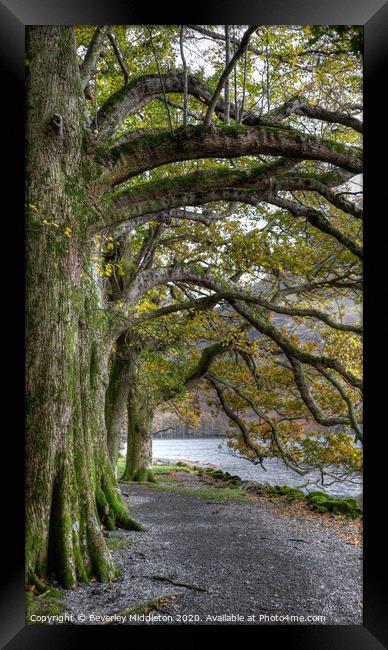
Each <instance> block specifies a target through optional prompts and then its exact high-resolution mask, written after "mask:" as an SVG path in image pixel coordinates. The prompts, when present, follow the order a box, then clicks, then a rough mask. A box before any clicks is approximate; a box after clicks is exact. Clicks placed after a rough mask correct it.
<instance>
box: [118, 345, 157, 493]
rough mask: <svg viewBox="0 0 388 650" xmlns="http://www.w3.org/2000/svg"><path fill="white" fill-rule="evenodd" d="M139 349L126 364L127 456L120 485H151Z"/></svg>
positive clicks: (148, 409)
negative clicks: (128, 482)
mask: <svg viewBox="0 0 388 650" xmlns="http://www.w3.org/2000/svg"><path fill="white" fill-rule="evenodd" d="M139 355H140V348H139V347H137V348H134V349H132V354H130V355H128V360H127V364H128V366H127V380H128V401H127V426H128V432H127V455H126V463H125V471H124V474H123V476H122V479H123V480H124V481H153V480H154V477H153V473H152V428H151V427H152V420H153V414H154V410H153V400H152V395H149V394H147V392H145V391H144V387H142V386H141V385H140V383H139V363H138V359H139Z"/></svg>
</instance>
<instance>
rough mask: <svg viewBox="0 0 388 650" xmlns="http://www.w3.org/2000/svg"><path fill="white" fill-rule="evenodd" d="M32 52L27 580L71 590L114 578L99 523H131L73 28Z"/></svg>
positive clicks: (43, 32) (34, 31)
mask: <svg viewBox="0 0 388 650" xmlns="http://www.w3.org/2000/svg"><path fill="white" fill-rule="evenodd" d="M27 53H28V59H29V62H30V64H29V75H28V94H27V102H28V111H27V132H26V137H27V251H26V253H27V278H26V284H27V296H26V343H27V352H26V399H27V421H26V424H27V432H26V579H27V581H28V582H30V583H31V582H33V583H35V584H37V585H41V581H42V579H43V580H45V579H49V578H51V577H55V578H56V579H57V580H58V581H59V582H61V583H62V584H63V585H64V586H66V587H71V586H73V585H75V584H76V582H77V581H78V580H82V581H85V580H87V579H88V578H89V577H90V576H91V575H95V576H96V577H97V578H98V579H100V580H103V581H106V580H109V579H111V578H113V577H114V576H115V574H116V569H115V566H114V564H113V562H112V560H111V557H110V553H109V551H108V549H107V547H106V544H105V541H104V538H103V535H102V531H101V523H103V524H105V525H106V526H107V527H109V528H113V527H114V526H115V525H119V526H123V527H131V526H132V525H133V526H134V527H136V524H134V522H132V521H131V519H130V517H129V515H128V513H127V510H126V508H125V506H124V504H123V502H122V500H121V496H120V493H119V490H118V487H117V483H116V480H115V477H114V475H113V472H112V469H111V465H110V462H109V458H108V453H107V447H106V440H105V430H104V412H103V397H104V392H105V388H106V370H107V368H106V358H107V354H108V351H107V350H106V349H105V348H104V346H102V344H101V339H100V338H98V336H97V334H96V332H97V331H98V328H97V327H96V326H97V325H101V324H100V323H98V324H97V323H96V322H92V320H91V315H90V314H91V313H92V312H89V311H88V310H86V309H85V307H86V304H87V301H88V300H89V302H90V300H91V298H90V295H91V292H90V288H88V290H87V289H86V288H85V287H84V286H83V283H84V281H83V277H82V276H83V274H82V265H83V259H82V256H81V251H85V250H86V241H85V233H84V232H83V224H84V223H85V220H86V210H87V209H86V205H87V204H86V203H85V200H84V198H85V197H84V187H83V177H84V173H83V172H84V167H83V165H82V158H83V151H82V147H83V137H84V130H83V128H84V125H83V116H84V106H83V104H82V86H81V79H80V73H79V68H78V64H77V61H76V54H75V53H76V48H75V41H74V32H73V29H72V28H71V27H66V26H65V27H64V26H39V27H30V28H28V33H27ZM72 179H76V183H74V182H72ZM87 296H88V298H87ZM100 331H101V330H100ZM99 400H102V401H101V402H99ZM99 403H101V404H102V407H101V409H98V408H97V409H96V404H99Z"/></svg>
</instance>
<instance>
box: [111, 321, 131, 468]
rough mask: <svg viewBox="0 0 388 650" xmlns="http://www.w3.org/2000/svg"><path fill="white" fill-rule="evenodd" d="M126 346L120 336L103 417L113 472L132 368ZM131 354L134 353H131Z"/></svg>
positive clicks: (117, 456) (124, 339)
mask: <svg viewBox="0 0 388 650" xmlns="http://www.w3.org/2000/svg"><path fill="white" fill-rule="evenodd" d="M128 352H129V350H128V344H127V336H126V334H125V333H124V334H122V335H121V336H120V337H119V339H118V340H117V342H116V352H115V355H114V359H113V363H112V369H111V372H110V377H109V386H108V390H107V393H106V403H105V417H106V428H107V436H108V451H109V457H110V460H111V463H112V467H113V469H114V471H116V466H117V461H118V458H119V451H120V438H121V432H122V430H123V426H124V423H125V412H126V408H127V401H128V393H129V384H130V380H131V373H132V367H131V363H130V362H129V361H128V358H127V357H128ZM133 354H135V352H134V351H133Z"/></svg>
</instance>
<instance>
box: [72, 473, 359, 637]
mask: <svg viewBox="0 0 388 650" xmlns="http://www.w3.org/2000/svg"><path fill="white" fill-rule="evenodd" d="M122 489H123V492H124V494H125V495H127V496H128V501H129V507H130V511H131V513H132V514H133V516H134V517H135V518H137V520H138V521H140V522H142V523H143V524H144V526H145V527H146V531H145V532H127V531H119V532H117V533H116V532H113V533H110V534H109V537H110V538H111V539H112V538H116V539H119V540H121V541H120V542H119V543H121V544H123V541H122V540H127V541H128V542H129V545H128V546H127V547H126V548H121V549H117V550H114V551H113V552H112V553H113V557H114V558H115V560H116V562H117V563H118V564H119V565H120V568H121V570H122V575H121V576H120V577H119V578H118V579H117V580H115V581H114V582H112V583H110V584H106V585H103V584H99V583H92V584H89V585H82V586H80V587H79V588H77V589H75V590H72V591H67V592H66V593H65V600H64V605H65V609H66V611H67V612H69V613H71V614H73V615H74V616H75V617H77V616H79V614H81V615H83V616H84V620H83V621H81V623H84V624H98V623H99V622H100V623H101V622H102V623H104V624H107V623H108V624H109V623H110V624H115V623H116V624H127V625H128V624H129V625H131V624H142V625H144V624H171V623H174V624H177V623H191V624H193V623H194V624H199V625H202V624H223V623H234V624H235V623H237V624H247V623H248V624H255V623H256V624H267V625H268V624H275V625H279V624H303V625H306V624H319V625H322V624H326V625H335V624H340V625H341V624H342V625H355V624H356V625H357V624H358V625H361V624H362V606H361V598H362V578H361V571H362V561H361V560H362V557H361V556H362V551H361V550H360V549H359V548H357V547H356V546H354V545H353V544H352V543H351V542H350V541H349V540H348V539H346V537H345V536H344V535H343V532H342V531H341V530H339V529H338V528H337V527H336V526H335V525H333V522H332V521H330V520H325V519H323V518H322V517H320V516H318V515H309V516H307V517H306V516H304V517H303V516H300V515H298V513H297V512H296V511H294V510H293V509H292V508H291V507H290V508H287V507H286V508H285V507H284V504H283V506H282V507H281V506H280V505H279V501H280V500H279V499H267V498H256V499H246V500H244V501H230V500H228V501H221V500H213V499H212V500H207V499H206V498H203V497H197V496H194V495H188V494H179V493H174V492H173V491H164V490H161V489H159V488H158V487H155V486H147V485H141V484H123V485H122ZM126 498H127V497H126ZM124 544H125V541H124ZM149 600H153V601H155V600H157V601H158V602H157V603H156V604H154V606H153V607H151V608H149V610H150V614H149V615H148V616H145V617H144V615H143V617H141V616H140V618H138V619H132V620H131V619H128V617H127V619H126V620H124V621H121V620H117V619H116V618H114V615H117V614H119V613H123V612H124V611H128V610H130V609H133V608H135V607H136V606H139V605H140V604H144V602H145V601H149ZM149 610H147V609H145V610H144V608H143V609H139V610H137V611H138V613H140V614H141V613H142V612H145V613H147V611H149ZM96 615H97V616H104V617H105V619H104V620H102V621H99V620H96V619H95V618H93V616H96ZM317 615H318V616H324V617H325V620H317V619H315V620H314V619H309V620H308V619H307V616H317ZM110 616H111V617H112V619H109V618H107V617H110ZM237 616H239V617H240V618H239V619H237V620H236V617H237ZM287 616H289V617H291V616H298V617H301V616H304V617H305V619H304V620H303V619H301V618H299V619H290V618H288V619H287V618H286V617H287ZM182 617H183V618H182ZM209 617H210V618H209ZM212 617H213V618H212ZM214 617H220V618H218V619H217V618H214ZM228 617H230V618H228ZM233 617H235V618H234V619H233ZM249 617H250V618H249ZM252 617H253V618H252ZM264 617H266V618H264ZM268 617H269V618H268ZM282 617H285V618H282Z"/></svg>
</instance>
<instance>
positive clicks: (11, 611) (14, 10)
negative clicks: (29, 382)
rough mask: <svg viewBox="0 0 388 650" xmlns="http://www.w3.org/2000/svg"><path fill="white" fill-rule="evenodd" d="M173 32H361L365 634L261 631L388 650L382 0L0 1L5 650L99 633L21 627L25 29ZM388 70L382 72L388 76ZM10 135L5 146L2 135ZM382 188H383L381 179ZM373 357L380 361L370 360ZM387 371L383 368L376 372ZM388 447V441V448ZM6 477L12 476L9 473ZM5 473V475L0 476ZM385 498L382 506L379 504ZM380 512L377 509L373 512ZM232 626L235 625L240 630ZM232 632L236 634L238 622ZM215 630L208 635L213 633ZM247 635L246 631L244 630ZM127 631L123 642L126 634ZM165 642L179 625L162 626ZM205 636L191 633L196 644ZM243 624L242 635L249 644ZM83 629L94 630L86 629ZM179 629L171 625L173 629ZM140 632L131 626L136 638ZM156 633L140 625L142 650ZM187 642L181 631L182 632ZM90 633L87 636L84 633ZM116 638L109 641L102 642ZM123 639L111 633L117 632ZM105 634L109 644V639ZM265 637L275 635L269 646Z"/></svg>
mask: <svg viewBox="0 0 388 650" xmlns="http://www.w3.org/2000/svg"><path fill="white" fill-rule="evenodd" d="M151 22H152V23H153V24H175V23H176V22H179V23H181V22H185V23H186V22H187V23H194V22H195V23H200V24H221V23H226V22H227V23H230V24H253V23H258V24H295V25H297V24H309V25H310V24H327V25H329V24H336V25H339V24H341V25H342V24H349V25H364V34H365V56H364V62H365V69H364V79H365V82H364V99H365V123H366V129H367V130H366V137H365V155H366V160H367V164H366V173H365V190H366V196H365V199H366V214H367V219H366V226H365V239H366V261H365V276H366V292H365V301H364V316H365V318H364V321H365V331H366V336H365V364H366V367H365V371H364V377H365V380H366V381H365V383H366V386H367V389H366V392H367V395H366V418H365V429H366V431H367V435H366V439H367V443H366V449H365V451H366V453H365V456H366V459H365V487H364V511H365V534H364V542H365V551H364V598H365V602H364V625H363V626H352V625H350V626H320V625H313V626H299V625H298V626H288V625H287V626H260V628H259V630H258V632H257V642H258V643H260V644H261V643H265V645H267V644H268V640H266V641H265V642H264V641H263V634H265V636H266V637H267V634H268V637H269V639H270V641H269V643H271V644H272V643H274V642H277V643H281V638H280V637H282V639H283V640H284V641H283V642H284V643H285V644H287V646H286V647H288V648H289V647H291V648H292V647H295V648H303V647H305V648H309V649H310V648H311V649H313V650H319V649H322V650H326V649H327V650H328V649H329V648H330V649H333V650H334V649H335V650H340V649H342V648H344V649H346V650H348V649H351V650H361V649H362V650H365V649H367V648H370V649H371V650H374V649H376V650H378V649H379V648H383V647H388V625H387V621H388V616H387V613H388V607H387V605H388V586H387V585H388V579H387V575H386V573H385V575H384V568H385V569H386V559H385V558H386V555H387V553H386V547H387V544H386V534H385V533H383V529H382V524H383V523H384V521H383V520H384V518H385V512H384V505H385V502H386V498H385V491H386V488H385V486H384V483H381V482H382V481H384V476H385V465H386V459H387V454H386V453H384V450H383V448H382V445H383V442H384V437H385V432H384V425H385V423H384V418H385V415H384V405H385V401H386V399H384V398H385V393H386V390H385V378H384V375H385V374H386V371H385V372H384V374H383V375H380V374H378V372H380V371H381V369H382V368H384V367H386V366H387V364H386V361H387V349H388V345H387V343H388V341H387V337H386V333H387V319H386V318H385V317H384V313H383V310H384V303H385V300H384V289H385V285H386V276H385V274H384V263H385V265H386V258H387V254H386V250H385V249H386V242H387V239H386V237H385V236H384V234H383V226H384V220H386V216H385V212H386V210H385V209H384V201H386V198H385V185H386V181H385V175H386V171H385V167H386V165H385V164H384V158H382V160H381V159H380V156H379V152H386V151H388V147H387V135H386V132H387V129H386V128H385V114H384V108H385V106H384V104H383V99H382V93H383V90H384V86H386V80H387V78H388V75H387V63H388V2H384V0H369V1H366V0H356V1H355V0H325V2H321V0H310V1H309V2H307V0H293V1H292V2H290V1H288V2H287V0H265V2H263V1H261V2H258V1H256V0H239V1H238V2H236V3H231V2H224V3H222V4H221V3H219V2H218V3H217V2H215V0H207V2H206V3H201V2H198V3H197V4H196V5H190V6H186V7H185V9H183V8H181V7H178V8H174V7H173V5H172V4H171V5H165V4H162V3H160V4H159V6H157V7H155V8H152V9H151V8H150V6H149V5H147V3H144V2H143V3H140V2H138V1H136V2H130V3H129V2H128V0H127V2H125V1H124V0H109V2H107V0H94V2H92V1H91V0H89V2H88V1H86V0H83V1H81V0H57V1H56V2H52V1H51V2H49V1H48V0H5V1H3V2H1V3H0V67H1V77H0V79H1V84H2V89H3V93H2V94H3V99H2V100H1V101H0V105H1V108H2V109H5V110H6V115H5V117H3V120H2V122H1V124H2V125H3V133H2V134H3V138H2V142H3V146H4V149H3V156H2V158H3V161H2V162H3V163H4V169H3V174H2V176H1V178H2V180H3V182H4V185H3V187H4V190H3V192H4V194H3V197H4V200H2V202H1V203H0V205H1V206H2V207H3V210H2V212H3V225H4V227H7V228H8V234H6V235H4V238H5V239H4V241H5V244H4V246H2V249H4V250H2V252H3V255H4V256H5V262H4V264H5V269H6V271H4V273H3V274H2V279H3V282H2V289H3V301H2V303H3V305H4V309H3V310H2V315H1V318H0V325H1V328H2V334H3V337H2V341H3V343H4V342H6V345H4V348H5V349H4V350H3V363H4V366H3V371H4V372H3V375H6V377H7V382H6V386H5V390H3V392H2V397H3V410H2V413H3V414H6V413H7V412H11V413H12V420H11V422H12V425H11V426H3V436H4V440H3V445H4V442H5V443H6V447H7V449H6V452H4V446H3V453H4V456H3V465H4V464H8V462H6V463H5V462H4V458H10V459H13V460H12V462H10V463H9V465H10V468H11V473H10V476H9V477H8V478H7V481H6V483H5V485H4V487H3V490H2V498H1V501H0V503H1V508H0V513H1V521H2V523H3V526H2V529H3V535H2V538H3V542H5V543H6V548H5V550H3V551H2V555H1V557H2V559H3V562H2V568H1V571H0V576H1V583H2V587H1V595H0V641H1V647H4V648H7V649H9V650H19V649H20V650H22V649H23V650H24V648H28V649H32V648H38V647H39V648H40V649H42V648H43V649H44V648H55V649H56V650H57V649H60V648H65V647H66V648H69V647H74V644H75V643H76V639H77V638H79V636H81V639H83V640H86V639H87V640H89V638H90V634H91V633H93V632H94V633H95V632H96V628H95V627H94V628H93V627H92V626H85V627H83V626H60V625H53V626H39V625H25V623H24V567H23V564H24V544H23V541H24V540H23V528H24V525H23V521H24V489H23V488H24V480H23V464H22V462H21V459H22V458H23V457H24V445H23V434H22V431H23V429H24V418H23V408H22V404H23V401H24V356H23V349H24V346H23V345H22V341H23V334H24V327H23V314H24V308H23V295H24V271H23V268H24V265H23V260H24V225H23V224H24V221H23V216H22V215H23V214H24V197H23V190H22V188H23V186H24V165H23V160H24V148H23V140H24V138H23V124H24V31H25V25H29V24H90V25H97V24H149V23H151ZM384 72H385V74H384ZM6 135H7V136H8V137H9V139H10V143H9V145H8V146H7V145H5V144H4V140H5V136H6ZM384 139H385V141H384ZM384 181H385V182H384ZM6 197H10V198H11V201H10V206H11V209H9V208H8V209H6V210H5V208H4V206H5V198H6ZM7 351H8V352H9V354H10V357H9V361H5V360H4V359H5V355H4V353H5V352H7ZM374 360H375V361H376V363H374ZM378 369H380V370H378ZM385 444H386V443H385ZM3 469H5V468H3ZM2 475H3V476H4V473H2ZM379 499H381V503H380V501H379ZM374 504H376V505H377V507H376V508H374V507H373V506H374ZM232 627H234V626H230V627H229V626H228V628H227V630H228V634H229V630H230V632H232V629H231V628H232ZM235 627H236V626H235ZM206 628H207V626H206V627H205V631H206ZM244 628H245V626H244ZM114 629H115V630H117V629H121V630H122V632H120V633H121V634H125V632H124V631H123V630H124V629H127V628H125V627H124V628H120V627H119V626H115V628H114ZM162 629H163V630H164V631H166V632H167V633H168V634H169V635H171V633H172V631H173V630H172V627H171V626H165V627H163V628H161V627H157V629H156V630H155V627H154V628H153V631H154V632H155V631H157V632H158V635H160V632H161V630H162ZM198 629H202V630H203V629H204V627H203V626H199V627H197V628H196V629H195V630H193V627H192V626H190V637H191V635H192V634H193V632H194V635H193V636H192V637H191V638H192V639H193V640H194V638H195V636H196V634H197V630H198ZM242 629H243V628H241V627H239V629H238V630H237V634H238V635H239V639H241V632H242ZM85 630H88V631H87V632H86V631H85ZM104 630H105V628H104V627H101V626H99V627H98V628H97V631H98V635H99V639H100V641H101V642H103V643H105V642H106V641H107V640H108V639H110V640H111V642H112V627H110V629H109V632H104ZM176 630H178V627H177V626H176V627H174V632H175V631H176ZM133 632H134V629H133V628H131V633H130V634H131V637H128V639H129V638H131V642H133ZM150 632H152V629H151V628H148V629H147V630H146V629H145V627H144V626H143V627H142V628H141V634H142V635H143V642H144V641H145V640H146V637H147V635H148V633H150ZM179 632H180V633H183V634H187V632H188V630H186V629H185V626H181V627H180V628H179V630H178V633H179ZM85 634H86V635H87V636H86V637H85ZM105 634H106V635H108V634H109V636H105ZM115 634H116V632H115V633H114V635H115ZM102 637H104V640H103V639H102ZM268 637H267V638H268Z"/></svg>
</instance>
